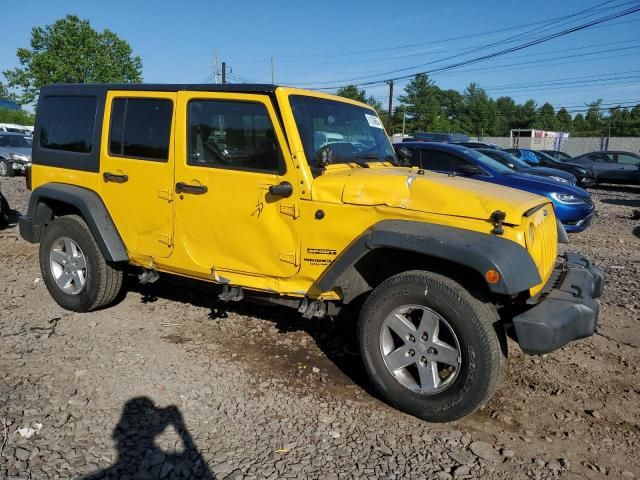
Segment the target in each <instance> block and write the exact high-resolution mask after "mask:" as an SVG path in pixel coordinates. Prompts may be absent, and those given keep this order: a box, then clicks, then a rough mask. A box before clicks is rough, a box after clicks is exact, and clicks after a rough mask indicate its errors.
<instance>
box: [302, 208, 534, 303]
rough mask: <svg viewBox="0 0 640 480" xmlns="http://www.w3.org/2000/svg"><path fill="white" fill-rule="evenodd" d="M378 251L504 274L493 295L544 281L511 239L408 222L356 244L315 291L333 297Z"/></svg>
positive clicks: (391, 223)
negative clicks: (350, 274) (355, 269)
mask: <svg viewBox="0 0 640 480" xmlns="http://www.w3.org/2000/svg"><path fill="white" fill-rule="evenodd" d="M377 248H395V249H398V250H405V251H408V252H413V253H417V254H423V255H428V256H431V257H434V258H437V259H442V260H447V261H450V262H453V263H457V264H459V265H461V266H464V267H468V268H471V269H472V270H474V271H476V272H477V273H479V274H480V276H481V277H482V278H483V279H484V278H485V273H486V272H487V270H490V269H493V270H496V271H497V272H498V273H499V274H500V280H499V281H498V282H497V283H494V284H491V283H488V282H487V287H488V289H489V291H491V292H493V293H498V294H504V295H514V294H517V293H520V292H523V291H526V290H528V289H530V288H531V287H533V286H535V285H538V284H540V283H541V282H542V278H541V277H540V273H539V272H538V268H537V267H536V264H535V263H534V261H533V259H532V258H531V255H529V252H527V250H526V249H525V248H524V247H522V246H521V245H519V244H517V243H515V242H513V241H511V240H507V239H506V238H503V237H500V236H497V235H492V234H488V233H480V232H475V231H472V230H465V229H461V228H456V227H449V226H446V225H437V224H432V223H424V222H415V221H409V220H383V221H381V222H379V223H376V224H375V225H373V226H372V227H371V228H369V229H368V230H367V231H365V232H364V233H363V234H362V235H361V236H360V237H358V238H357V239H356V240H355V241H353V242H352V243H351V244H350V245H349V246H348V247H347V248H346V249H345V250H344V251H343V252H342V253H340V255H339V256H338V257H337V258H336V259H335V261H333V262H332V263H331V265H329V266H328V267H327V269H326V270H325V271H324V272H323V273H322V275H321V276H320V278H319V279H318V280H317V281H316V283H315V284H314V285H313V287H312V291H314V292H318V293H321V292H328V291H330V290H331V289H332V288H334V286H336V282H337V281H338V279H339V278H340V276H341V275H342V274H343V273H344V272H346V271H347V270H348V269H349V268H350V267H351V266H352V265H354V264H355V263H356V262H357V261H358V260H360V259H361V258H362V257H364V256H365V255H366V254H367V253H368V252H370V251H372V250H375V249H377Z"/></svg>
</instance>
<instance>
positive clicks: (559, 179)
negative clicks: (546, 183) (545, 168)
mask: <svg viewBox="0 0 640 480" xmlns="http://www.w3.org/2000/svg"><path fill="white" fill-rule="evenodd" d="M551 178H553V179H554V180H555V181H557V182H562V183H571V182H569V180H567V179H566V178H562V177H556V176H554V175H551Z"/></svg>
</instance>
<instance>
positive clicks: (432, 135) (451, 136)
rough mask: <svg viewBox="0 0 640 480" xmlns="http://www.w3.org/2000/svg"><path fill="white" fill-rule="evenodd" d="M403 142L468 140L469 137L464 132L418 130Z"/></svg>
mask: <svg viewBox="0 0 640 480" xmlns="http://www.w3.org/2000/svg"><path fill="white" fill-rule="evenodd" d="M402 141H403V142H444V143H454V142H468V141H469V137H468V136H467V135H465V134H464V133H444V132H416V133H414V134H413V136H412V137H411V138H405V139H403V140H402Z"/></svg>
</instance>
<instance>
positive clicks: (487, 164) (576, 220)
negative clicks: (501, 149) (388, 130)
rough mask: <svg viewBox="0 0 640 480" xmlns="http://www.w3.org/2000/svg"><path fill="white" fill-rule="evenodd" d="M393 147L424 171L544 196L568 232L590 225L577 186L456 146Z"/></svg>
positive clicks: (589, 204) (585, 198)
mask: <svg viewBox="0 0 640 480" xmlns="http://www.w3.org/2000/svg"><path fill="white" fill-rule="evenodd" d="M395 148H396V151H397V152H398V155H399V156H400V157H404V156H405V155H404V153H405V152H403V151H400V150H401V149H402V150H408V151H409V152H411V158H410V159H409V161H410V163H411V165H413V166H417V167H420V168H423V169H425V170H433V171H436V172H441V173H448V174H453V175H461V176H465V177H468V178H472V179H474V180H481V181H483V182H489V183H493V184H497V185H503V186H505V187H511V188H515V189H518V190H524V191H526V192H530V193H535V194H537V195H542V196H544V197H547V198H549V200H551V202H552V203H553V208H554V210H555V213H556V216H557V217H558V219H559V220H560V221H561V222H562V224H563V225H564V228H565V230H566V231H567V232H581V231H583V230H585V229H586V228H587V227H588V226H589V225H591V221H592V219H593V214H594V211H595V207H594V205H593V201H592V200H591V197H590V195H589V193H588V192H586V191H584V190H583V189H581V188H580V187H576V186H573V185H569V184H568V183H561V182H558V181H556V180H552V179H546V178H543V177H540V176H537V175H529V174H526V173H523V174H520V173H517V172H516V171H514V170H512V169H511V168H509V167H506V166H504V165H503V164H501V163H500V162H497V161H496V160H494V159H492V158H490V157H488V156H486V155H484V154H482V153H480V152H479V151H478V150H474V149H471V148H465V147H460V146H457V145H450V144H446V143H435V142H433V143H432V142H413V143H403V144H396V146H395Z"/></svg>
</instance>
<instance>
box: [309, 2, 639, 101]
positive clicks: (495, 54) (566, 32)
mask: <svg viewBox="0 0 640 480" xmlns="http://www.w3.org/2000/svg"><path fill="white" fill-rule="evenodd" d="M638 11H640V6H636V7H632V8H628V9H625V10H623V11H620V12H616V13H613V14H610V15H606V16H604V17H600V18H597V19H595V20H591V21H589V22H587V23H583V24H580V25H577V26H574V27H570V28H567V29H565V30H562V31H560V32H556V33H552V34H548V35H545V36H543V37H540V38H537V39H535V40H531V41H528V42H525V43H523V44H520V45H516V46H514V47H510V48H506V49H503V50H499V51H497V52H493V53H489V54H486V55H482V56H479V57H476V58H472V59H467V60H463V61H460V62H456V63H453V64H449V65H445V66H442V67H437V68H434V69H433V70H426V71H422V72H414V73H411V74H409V75H397V76H394V77H393V80H394V81H397V80H403V79H405V78H410V77H413V76H415V75H417V74H418V73H421V74H429V73H436V72H443V71H447V70H452V69H455V68H459V67H461V66H466V65H471V64H474V63H478V62H482V61H486V60H489V59H493V58H496V57H499V56H503V55H506V54H508V53H513V52H516V51H519V50H523V49H525V48H529V47H532V46H534V45H539V44H541V43H544V42H548V41H550V40H554V39H556V38H560V37H563V36H566V35H569V34H571V33H574V32H577V31H580V30H584V29H586V28H590V27H592V26H594V25H598V24H601V23H604V22H607V21H610V20H613V19H616V18H621V17H624V16H627V15H631V14H633V13H636V12H638ZM441 60H442V59H439V60H434V61H432V62H427V63H425V64H420V65H414V66H411V67H406V68H402V69H398V70H395V71H391V72H380V73H378V74H375V75H368V76H361V77H355V78H351V79H345V80H342V82H346V83H351V84H352V83H353V82H356V81H358V80H365V79H367V78H371V77H374V76H383V75H386V76H388V75H394V74H397V73H400V72H403V71H407V70H413V69H416V68H420V67H423V66H426V65H429V64H432V63H435V62H439V61H441ZM384 81H386V80H374V81H368V82H361V83H357V84H356V85H357V86H368V85H376V84H380V83H382V82H384ZM324 83H329V82H324ZM301 85H304V84H301ZM307 85H321V83H315V84H307ZM339 86H340V85H338V86H332V87H322V88H319V90H331V89H335V88H338V87H339Z"/></svg>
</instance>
